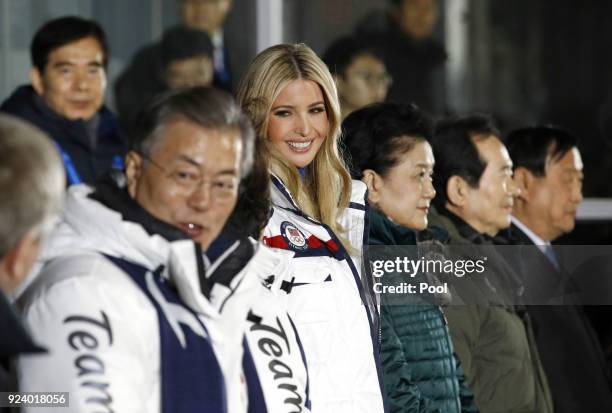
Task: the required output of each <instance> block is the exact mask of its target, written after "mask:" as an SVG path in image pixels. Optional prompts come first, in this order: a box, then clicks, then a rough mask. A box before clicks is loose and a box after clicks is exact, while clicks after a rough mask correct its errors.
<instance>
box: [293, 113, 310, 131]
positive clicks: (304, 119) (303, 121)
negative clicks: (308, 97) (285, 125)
mask: <svg viewBox="0 0 612 413" xmlns="http://www.w3.org/2000/svg"><path fill="white" fill-rule="evenodd" d="M294 130H295V133H297V134H298V135H300V136H308V135H309V134H310V130H311V125H310V121H309V119H308V116H307V115H305V114H302V115H299V116H296V120H295V129H294Z"/></svg>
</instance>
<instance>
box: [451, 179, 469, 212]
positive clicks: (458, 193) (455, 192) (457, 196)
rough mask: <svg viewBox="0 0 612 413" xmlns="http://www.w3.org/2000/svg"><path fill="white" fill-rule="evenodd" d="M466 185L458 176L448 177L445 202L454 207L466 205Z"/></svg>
mask: <svg viewBox="0 0 612 413" xmlns="http://www.w3.org/2000/svg"><path fill="white" fill-rule="evenodd" d="M468 186H469V185H468V183H467V182H466V181H465V179H463V178H461V177H460V176H458V175H453V176H451V177H450V179H449V180H448V182H447V183H446V200H447V201H448V202H449V203H450V204H451V205H454V206H458V207H461V206H464V205H465V204H466V203H467V195H468V190H469V188H468Z"/></svg>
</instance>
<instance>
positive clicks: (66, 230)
mask: <svg viewBox="0 0 612 413" xmlns="http://www.w3.org/2000/svg"><path fill="white" fill-rule="evenodd" d="M107 179H108V178H107ZM92 234H95V236H92ZM92 252H94V253H99V254H106V255H110V256H113V257H117V258H120V259H124V260H126V261H129V262H132V263H135V264H138V265H141V266H143V267H145V268H147V269H149V270H151V271H154V270H158V269H161V272H160V274H161V275H162V276H163V277H164V278H166V279H168V280H169V281H170V283H172V284H173V285H174V286H175V287H176V288H177V290H178V293H179V295H180V296H181V298H182V300H183V301H184V302H185V304H187V305H188V306H189V307H190V308H191V309H193V310H194V311H196V312H198V313H206V314H211V312H212V313H214V312H215V311H214V310H213V309H212V306H211V304H210V302H209V301H208V297H207V295H206V292H207V291H208V289H207V288H206V285H205V284H206V276H205V272H204V264H203V254H202V251H201V249H200V248H199V246H198V245H197V244H196V243H194V242H193V241H192V240H191V239H189V238H188V237H187V236H186V235H185V234H183V233H182V232H181V231H180V230H178V229H176V228H174V227H172V226H170V225H168V224H166V223H164V222H161V221H159V220H157V219H155V218H154V217H152V216H151V215H150V214H148V213H147V212H146V211H145V210H144V209H142V207H140V206H139V205H138V204H137V203H136V202H134V201H133V200H132V199H131V198H130V197H129V195H128V194H127V191H126V189H125V187H124V186H122V185H121V184H120V183H118V182H116V181H113V180H107V181H103V182H101V183H100V185H99V186H98V187H97V189H96V190H95V191H94V190H93V189H92V188H90V187H88V186H87V185H73V186H72V187H70V188H69V189H68V196H67V200H66V207H65V211H64V217H63V221H62V223H61V224H60V226H59V227H58V228H56V230H55V231H54V232H53V233H52V235H51V238H50V239H49V242H48V244H47V246H46V248H45V250H44V251H43V254H42V256H41V260H42V261H43V263H44V262H46V261H51V260H52V259H54V258H56V257H60V256H67V255H75V254H80V253H81V254H83V253H92Z"/></svg>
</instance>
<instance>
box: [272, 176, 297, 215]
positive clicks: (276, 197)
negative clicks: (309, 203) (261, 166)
mask: <svg viewBox="0 0 612 413" xmlns="http://www.w3.org/2000/svg"><path fill="white" fill-rule="evenodd" d="M270 175H271V179H272V190H271V191H270V196H271V201H272V205H274V206H279V207H281V208H286V209H292V210H295V211H300V208H299V207H298V204H297V202H296V201H295V199H294V198H293V196H291V193H290V192H289V189H288V188H287V187H286V186H285V184H284V182H283V181H281V179H280V178H279V177H278V176H276V175H274V174H270Z"/></svg>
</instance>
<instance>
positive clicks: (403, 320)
mask: <svg viewBox="0 0 612 413" xmlns="http://www.w3.org/2000/svg"><path fill="white" fill-rule="evenodd" d="M416 243H417V238H416V233H415V232H414V231H413V230H411V229H409V228H405V227H402V226H400V225H397V224H395V223H393V222H392V221H390V220H389V219H388V218H387V217H385V216H384V215H383V214H382V213H381V212H380V211H378V210H376V209H372V210H371V212H370V237H369V245H416ZM398 299H399V300H401V301H398ZM381 363H382V367H383V379H384V384H385V390H386V392H387V396H388V400H389V407H390V411H391V412H427V413H430V412H445V413H447V412H449V413H459V412H477V411H478V409H477V408H476V406H475V404H474V400H473V394H472V392H471V391H470V389H469V388H468V386H467V383H466V381H465V376H464V375H463V372H462V370H461V368H460V366H459V365H458V359H457V358H456V357H455V355H454V349H453V343H452V340H451V338H450V336H449V332H448V327H447V323H446V317H445V315H444V312H443V310H442V308H441V307H440V306H438V305H434V304H430V303H428V302H426V301H424V300H423V299H421V298H419V297H418V296H415V295H412V294H405V295H402V296H399V297H398V296H395V297H390V296H389V295H387V294H382V295H381Z"/></svg>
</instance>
